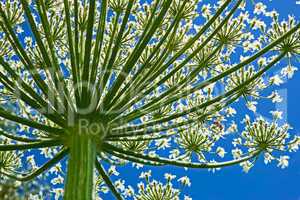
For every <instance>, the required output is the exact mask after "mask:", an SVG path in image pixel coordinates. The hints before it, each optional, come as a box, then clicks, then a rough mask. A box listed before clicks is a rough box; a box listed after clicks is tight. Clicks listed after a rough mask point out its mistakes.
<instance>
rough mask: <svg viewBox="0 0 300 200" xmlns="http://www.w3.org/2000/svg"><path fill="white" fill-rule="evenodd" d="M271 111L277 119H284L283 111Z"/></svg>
mask: <svg viewBox="0 0 300 200" xmlns="http://www.w3.org/2000/svg"><path fill="white" fill-rule="evenodd" d="M270 113H271V114H272V115H273V117H274V118H275V119H282V112H281V111H277V110H275V111H271V112H270Z"/></svg>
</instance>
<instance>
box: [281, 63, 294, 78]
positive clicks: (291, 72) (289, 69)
mask: <svg viewBox="0 0 300 200" xmlns="http://www.w3.org/2000/svg"><path fill="white" fill-rule="evenodd" d="M297 70H298V68H297V67H294V66H292V65H289V66H287V67H285V68H283V69H282V70H281V74H282V75H283V76H286V77H288V78H292V77H293V76H294V74H295V72H296V71H297Z"/></svg>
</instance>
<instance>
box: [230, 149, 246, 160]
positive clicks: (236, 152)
mask: <svg viewBox="0 0 300 200" xmlns="http://www.w3.org/2000/svg"><path fill="white" fill-rule="evenodd" d="M231 153H232V156H233V158H234V159H239V158H241V157H242V155H243V152H242V150H240V149H238V148H236V149H233V150H232V151H231Z"/></svg>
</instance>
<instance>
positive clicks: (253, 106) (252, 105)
mask: <svg viewBox="0 0 300 200" xmlns="http://www.w3.org/2000/svg"><path fill="white" fill-rule="evenodd" d="M256 105H257V102H255V101H248V102H247V108H248V109H249V110H251V111H252V112H256Z"/></svg>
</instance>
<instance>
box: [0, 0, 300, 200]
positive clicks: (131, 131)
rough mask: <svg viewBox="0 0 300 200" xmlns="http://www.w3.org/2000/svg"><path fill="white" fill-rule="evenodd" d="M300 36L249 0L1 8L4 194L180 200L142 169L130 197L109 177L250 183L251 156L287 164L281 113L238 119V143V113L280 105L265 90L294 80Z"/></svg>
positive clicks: (291, 146)
mask: <svg viewBox="0 0 300 200" xmlns="http://www.w3.org/2000/svg"><path fill="white" fill-rule="evenodd" d="M299 28H300V24H299V23H298V22H297V21H296V19H295V18H294V17H293V16H288V17H286V19H285V20H281V19H280V17H279V16H278V13H277V12H276V11H268V9H267V7H266V6H265V5H264V4H262V3H253V1H247V0H219V1H203V2H202V1H201V0H152V1H138V0H99V1H96V0H33V1H32V0H1V1H0V93H1V96H0V120H1V123H0V177H1V184H2V183H3V186H4V184H5V183H7V185H9V184H10V183H12V184H13V185H19V184H23V183H24V182H28V181H34V180H37V178H40V177H47V178H46V180H48V181H49V184H50V185H51V192H52V193H53V198H55V199H60V198H62V197H63V198H64V199H66V200H74V199H78V200H89V199H101V197H102V198H103V195H104V193H108V192H109V191H110V192H111V194H112V195H114V196H115V198H116V199H119V200H121V199H136V200H146V199H147V200H158V199H170V200H173V199H185V200H189V199H191V198H190V197H188V196H184V195H183V194H182V192H181V191H180V190H179V189H178V188H182V186H180V185H183V186H190V185H191V183H190V179H189V178H188V177H185V176H184V177H176V176H175V175H172V174H170V173H166V174H165V179H164V180H163V179H161V180H158V181H157V180H154V179H153V178H152V176H151V171H145V172H142V173H141V175H140V178H141V179H142V182H140V183H137V187H134V186H130V185H127V184H126V183H125V180H124V179H126V175H124V176H123V177H122V178H118V177H121V176H122V174H120V173H119V172H118V171H117V168H119V167H125V166H124V165H132V166H133V167H134V168H136V170H140V169H141V168H142V167H144V166H153V167H161V166H166V165H171V166H177V167H183V168H199V169H208V170H210V171H215V170H219V169H221V168H224V167H227V166H232V165H241V166H242V167H243V170H244V171H246V172H248V171H249V169H250V168H251V167H252V166H253V165H254V164H255V162H256V161H257V159H258V158H259V157H260V156H262V157H264V160H265V163H270V162H272V161H277V165H278V166H279V167H281V168H285V167H287V166H288V159H289V157H288V154H284V152H288V151H296V150H298V146H299V145H300V138H299V137H298V136H294V135H292V134H291V133H289V131H290V127H289V126H288V125H287V124H282V123H281V122H280V118H281V115H282V113H281V112H280V111H272V114H273V118H274V119H273V121H272V120H271V121H269V120H266V119H264V118H262V117H259V118H257V119H253V120H254V121H253V120H251V119H250V117H248V116H246V117H245V119H244V121H243V123H242V126H244V131H242V130H241V131H242V132H240V130H239V121H240V120H239V116H238V114H237V110H236V109H237V108H235V105H236V102H238V103H239V105H242V104H245V105H246V106H247V107H248V108H249V112H250V113H251V114H253V113H252V112H254V113H255V112H256V111H257V104H258V103H259V102H261V101H264V102H270V103H279V102H280V101H281V97H280V96H279V94H278V93H277V92H276V91H272V93H270V94H265V92H264V90H265V89H267V88H271V90H273V89H274V88H275V86H277V85H280V84H282V83H283V79H284V78H291V77H292V76H293V74H294V73H295V71H296V70H297V68H295V67H294V64H295V63H297V62H298V61H299V55H300V30H299ZM281 61H283V62H281ZM286 63H287V64H286ZM280 65H281V66H282V65H285V66H286V67H282V68H279V67H280ZM273 68H275V69H276V68H279V70H277V71H279V73H277V74H275V75H273V76H270V75H269V74H270V73H268V72H269V71H272V70H273ZM273 71H274V70H273ZM232 137H234V139H233V141H229V140H231V139H232ZM228 141H229V142H228ZM231 142H232V148H231V149H228V148H229V147H228V144H229V143H231ZM225 146H226V147H227V148H225ZM3 188H4V189H5V187H2V186H1V188H0V193H1V191H2V190H3ZM40 189H41V190H42V187H41V188H40ZM43 195H44V193H43V192H39V193H37V194H34V195H33V194H32V195H31V196H30V197H28V198H31V199H44V198H46V197H45V196H43Z"/></svg>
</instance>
